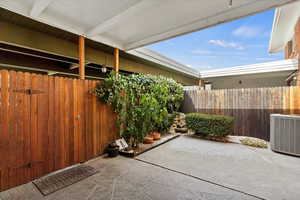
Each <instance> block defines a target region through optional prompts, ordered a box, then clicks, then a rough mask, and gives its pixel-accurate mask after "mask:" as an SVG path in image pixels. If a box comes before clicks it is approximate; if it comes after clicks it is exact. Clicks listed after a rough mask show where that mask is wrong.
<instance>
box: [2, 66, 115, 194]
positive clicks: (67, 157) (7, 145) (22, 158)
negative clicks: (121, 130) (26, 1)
mask: <svg viewBox="0 0 300 200" xmlns="http://www.w3.org/2000/svg"><path fill="white" fill-rule="evenodd" d="M97 83H98V82H97V81H91V80H77V79H69V78H62V77H53V76H45V75H38V74H31V73H24V72H15V71H7V70H0V130H1V131H0V158H1V162H0V190H5V189H8V188H10V187H13V186H16V185H19V184H23V183H26V182H28V181H31V180H32V179H35V178H38V177H40V176H43V175H45V174H47V173H50V172H53V171H55V170H57V169H61V168H64V167H67V166H70V165H73V164H75V163H79V162H83V161H86V160H88V159H91V158H93V157H95V156H98V155H100V154H102V153H103V151H104V149H105V147H106V146H107V144H108V143H109V142H111V141H112V140H114V139H116V138H117V130H116V127H115V119H116V115H115V114H114V113H113V112H112V109H111V108H110V107H109V106H107V105H103V104H101V103H100V102H98V100H97V98H96V97H95V96H94V95H93V94H91V92H90V91H91V90H93V89H94V88H95V87H96V85H97ZM30 91H31V93H30Z"/></svg>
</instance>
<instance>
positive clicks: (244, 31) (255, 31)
mask: <svg viewBox="0 0 300 200" xmlns="http://www.w3.org/2000/svg"><path fill="white" fill-rule="evenodd" d="M232 34H233V35H235V36H239V37H247V38H253V37H256V36H258V35H265V33H262V29H261V28H260V27H257V26H240V27H239V28H237V29H235V30H234V31H233V32H232Z"/></svg>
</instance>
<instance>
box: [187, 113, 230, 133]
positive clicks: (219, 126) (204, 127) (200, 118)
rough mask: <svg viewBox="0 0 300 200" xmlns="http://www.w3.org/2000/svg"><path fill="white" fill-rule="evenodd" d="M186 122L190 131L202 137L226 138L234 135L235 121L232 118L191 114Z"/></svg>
mask: <svg viewBox="0 0 300 200" xmlns="http://www.w3.org/2000/svg"><path fill="white" fill-rule="evenodd" d="M185 120H186V124H187V127H188V128H189V129H191V130H193V131H194V132H195V133H196V134H199V135H202V136H210V137H225V136H227V135H230V134H232V133H233V126H234V119H233V118H232V117H228V116H223V115H208V114H201V113H189V114H187V115H186V117H185Z"/></svg>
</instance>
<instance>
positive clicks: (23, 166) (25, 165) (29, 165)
mask: <svg viewBox="0 0 300 200" xmlns="http://www.w3.org/2000/svg"><path fill="white" fill-rule="evenodd" d="M31 167H32V163H31V162H29V163H26V164H24V165H21V166H19V167H17V169H20V168H31Z"/></svg>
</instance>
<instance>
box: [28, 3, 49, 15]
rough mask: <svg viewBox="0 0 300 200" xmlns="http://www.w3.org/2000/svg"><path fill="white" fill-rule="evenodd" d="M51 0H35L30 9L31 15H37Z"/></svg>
mask: <svg viewBox="0 0 300 200" xmlns="http://www.w3.org/2000/svg"><path fill="white" fill-rule="evenodd" d="M51 1H53V0H35V2H34V4H33V7H32V9H31V11H30V16H31V17H38V16H39V15H40V14H41V13H42V12H43V11H44V10H45V9H46V8H47V7H48V6H49V4H50V3H51Z"/></svg>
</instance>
